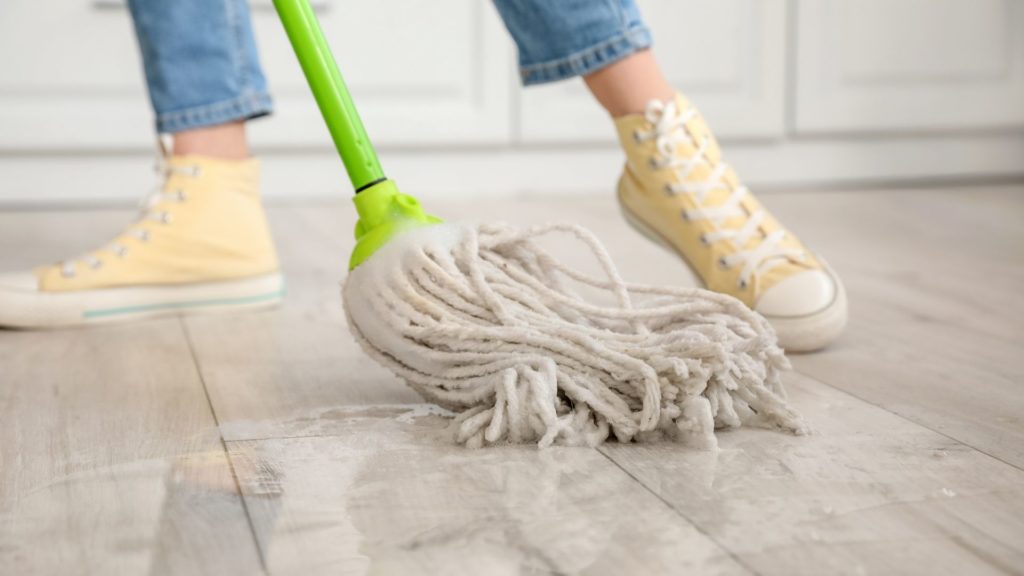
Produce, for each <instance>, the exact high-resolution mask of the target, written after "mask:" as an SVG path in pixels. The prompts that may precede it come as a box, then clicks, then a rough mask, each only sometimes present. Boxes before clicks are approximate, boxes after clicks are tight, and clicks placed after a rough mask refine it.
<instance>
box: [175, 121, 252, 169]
mask: <svg viewBox="0 0 1024 576" xmlns="http://www.w3.org/2000/svg"><path fill="white" fill-rule="evenodd" d="M173 154H174V155H175V156H189V155H195V156H206V157H209V158H216V159H219V160H245V159H248V158H249V157H250V151H249V141H248V139H247V137H246V134H245V122H241V121H239V122H229V123H227V124H218V125H216V126H205V127H202V128H196V129H194V130H186V131H184V132H178V133H176V134H174V144H173Z"/></svg>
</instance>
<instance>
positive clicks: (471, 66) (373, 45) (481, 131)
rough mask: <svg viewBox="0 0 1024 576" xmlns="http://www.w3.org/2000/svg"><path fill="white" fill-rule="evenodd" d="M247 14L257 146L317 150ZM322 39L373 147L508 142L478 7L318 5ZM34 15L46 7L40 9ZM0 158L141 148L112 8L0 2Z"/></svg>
mask: <svg viewBox="0 0 1024 576" xmlns="http://www.w3.org/2000/svg"><path fill="white" fill-rule="evenodd" d="M252 5H253V17H254V21H255V26H256V34H257V39H258V41H259V44H260V51H261V56H262V60H263V63H264V67H265V70H266V74H267V76H268V78H269V79H270V82H271V90H272V92H273V95H274V98H275V101H276V104H277V115H276V117H275V119H274V120H273V121H270V122H256V123H254V124H253V133H254V137H255V140H256V141H257V143H258V144H259V145H262V146H266V147H269V148H275V147H310V146H320V145H323V144H327V143H328V142H329V140H328V139H327V137H326V131H325V129H324V127H323V123H322V121H321V119H320V117H319V113H318V112H317V110H316V108H315V105H314V104H313V101H312V99H311V98H310V96H309V89H308V88H307V87H306V84H305V81H304V80H303V78H302V76H301V71H300V70H299V67H298V63H297V62H296V61H295V56H294V55H293V53H292V50H291V47H290V46H289V45H288V42H287V38H286V37H285V35H284V31H283V29H282V28H281V24H280V23H279V22H278V20H277V17H276V15H275V14H274V12H273V9H272V7H271V5H270V2H269V0H256V1H254V2H253V3H252ZM316 5H317V6H318V7H319V11H320V18H321V21H322V24H323V28H324V30H325V33H326V34H327V36H328V38H329V40H330V41H331V44H332V45H333V47H334V50H335V53H336V55H337V59H338V61H339V64H340V66H341V68H342V72H343V74H344V75H345V76H346V79H347V80H348V82H349V87H350V89H351V90H352V92H353V94H354V95H355V98H356V100H357V101H358V102H359V106H360V110H361V112H362V114H363V116H364V120H365V122H366V124H367V126H368V129H369V131H370V133H371V134H372V135H373V136H374V138H375V140H377V141H379V142H381V143H384V144H396V145H407V144H450V143H481V142H488V143H503V142H507V141H508V140H509V137H510V136H509V135H510V121H511V119H510V114H509V102H510V98H511V93H512V88H511V87H512V83H513V81H514V76H513V74H514V72H513V70H512V65H511V63H512V61H513V55H512V50H511V46H510V43H509V41H508V39H507V37H506V34H505V32H504V30H503V28H502V26H501V23H500V21H499V20H498V17H497V14H496V12H495V10H494V8H493V6H492V5H491V4H490V3H489V2H482V1H481V0H445V1H444V2H434V1H431V0H387V1H386V2H365V1H357V0H333V1H326V0H321V1H320V2H318V3H316ZM44 6H45V8H44ZM0 55H2V57H0V150H2V149H8V150H11V149H14V150H25V149H41V150H53V149H63V150H78V149H82V150H112V149H113V150H124V149H139V148H142V147H147V146H150V145H151V142H152V141H153V138H152V133H151V132H152V128H151V126H152V114H151V113H150V111H149V107H148V102H147V100H146V99H145V92H144V87H143V82H142V72H141V64H140V62H139V58H138V55H137V50H136V42H135V38H134V35H133V32H132V28H131V23H130V20H129V18H128V16H127V11H126V9H125V8H124V4H123V2H118V1H117V0H53V1H51V2H48V3H46V4H45V5H44V4H41V3H39V2H36V1H35V0H3V2H0Z"/></svg>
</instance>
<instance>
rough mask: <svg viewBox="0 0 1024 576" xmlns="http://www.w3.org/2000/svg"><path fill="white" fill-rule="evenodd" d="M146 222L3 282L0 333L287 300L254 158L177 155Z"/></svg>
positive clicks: (146, 209) (149, 203)
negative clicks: (0, 328)
mask: <svg viewBox="0 0 1024 576" xmlns="http://www.w3.org/2000/svg"><path fill="white" fill-rule="evenodd" d="M162 172H163V175H164V183H163V186H162V187H161V188H160V189H159V190H158V191H156V192H154V193H153V194H152V195H150V196H149V197H148V198H147V199H146V202H145V203H144V205H143V207H142V212H141V214H140V217H139V219H138V220H137V221H136V222H135V223H134V224H132V225H130V226H129V227H128V228H127V229H126V230H125V231H124V232H122V233H121V235H119V236H118V237H117V238H115V239H114V240H113V241H112V242H110V243H109V244H107V245H106V246H104V247H102V248H100V249H98V250H95V251H93V252H90V253H88V254H85V255H83V256H80V257H78V258H76V259H74V260H68V261H66V262H62V263H60V264H55V265H52V266H45V267H41V268H37V269H36V270H33V271H31V272H23V273H14V274H3V275H0V326H5V327H12V328H41V327H53V326H71V325H77V324H88V323H92V322H106V321H114V320H127V319H138V318H143V317H150V316H160V315H169V314H179V313H185V312H196V311H219V310H229V309H230V310H233V309H238V308H262V307H267V306H273V305H275V304H277V303H278V302H280V300H281V298H282V295H283V279H282V277H281V275H280V273H279V272H278V265H277V255H276V254H275V251H274V244H273V240H272V239H271V237H270V231H269V230H268V228H267V223H266V218H265V217H264V214H263V207H262V205H261V203H260V193H259V164H258V162H257V161H256V160H244V161H227V160H217V159H213V158H207V157H202V156H175V157H171V158H169V159H167V160H166V161H165V162H164V165H163V167H162Z"/></svg>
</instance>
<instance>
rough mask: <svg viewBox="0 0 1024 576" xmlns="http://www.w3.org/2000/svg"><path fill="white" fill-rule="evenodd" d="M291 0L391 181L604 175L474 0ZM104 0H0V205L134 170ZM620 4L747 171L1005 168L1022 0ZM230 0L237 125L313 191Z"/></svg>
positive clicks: (259, 10) (291, 61) (268, 10)
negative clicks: (239, 50)
mask: <svg viewBox="0 0 1024 576" xmlns="http://www.w3.org/2000/svg"><path fill="white" fill-rule="evenodd" d="M165 1H168V2H172V1H176V0H165ZM311 1H312V2H313V4H314V6H315V7H316V9H317V10H318V11H319V13H320V18H321V21H322V23H323V28H324V30H325V32H326V33H327V36H328V38H329V40H330V42H331V44H332V45H333V47H334V49H335V53H336V55H337V58H338V60H339V63H340V65H341V68H342V71H343V73H344V75H345V77H346V79H347V80H348V82H349V87H350V88H351V90H352V92H353V94H354V96H355V99H356V101H357V102H358V103H359V107H360V110H361V112H362V115H363V117H364V121H365V123H366V125H367V128H368V130H369V133H370V135H371V136H372V137H373V139H374V142H375V143H376V144H378V145H380V146H381V147H382V149H383V154H382V156H384V157H385V160H386V162H385V163H386V164H387V166H388V169H389V171H391V173H392V174H393V175H394V176H395V177H396V178H400V179H401V180H402V181H403V182H404V183H408V184H410V186H411V188H415V189H416V190H430V191H436V192H438V193H440V192H442V191H454V192H453V193H458V194H466V195H477V194H479V193H480V192H481V190H480V188H481V186H482V185H481V184H480V183H481V182H485V183H486V184H485V185H483V186H484V187H485V188H486V190H487V191H489V192H492V193H496V192H499V191H500V192H508V193H516V192H521V191H524V190H539V189H543V191H544V192H572V191H580V192H583V191H586V192H587V193H593V192H594V191H595V190H607V189H608V187H609V186H610V185H611V184H610V183H611V182H614V179H615V177H616V175H617V172H618V170H619V169H620V162H621V154H620V153H619V152H618V151H617V150H616V148H615V147H614V145H613V141H614V130H613V128H612V124H611V123H610V122H608V119H607V118H606V115H605V113H604V111H603V110H601V108H600V107H599V106H598V105H597V103H596V102H595V101H594V100H593V98H591V97H590V95H589V94H588V93H587V91H586V88H585V87H584V85H583V83H582V82H581V81H580V80H579V79H574V80H569V81H565V82H559V83H556V84H552V85H548V86H541V87H533V88H529V89H523V88H521V87H520V86H519V84H518V80H517V74H516V70H515V50H514V46H513V44H512V42H511V39H510V38H509V36H508V34H507V33H506V31H505V29H504V26H503V25H502V24H501V22H500V20H499V18H498V16H497V13H496V10H495V9H494V6H493V5H492V3H491V2H490V1H489V0H443V1H441V0H311ZM551 1H554V0H551ZM593 1H595V2H596V1H598V0H593ZM607 1H618V0H607ZM124 2H125V0H49V1H47V2H40V1H38V0H0V203H3V202H7V201H14V202H19V201H24V200H28V201H30V202H35V201H46V200H58V201H60V200H62V199H74V200H76V201H80V200H85V199H90V198H99V197H104V198H114V197H118V198H132V197H135V196H137V195H138V193H139V191H140V190H143V189H145V186H146V185H148V184H147V183H148V180H147V179H146V177H147V174H145V173H144V168H145V166H146V165H147V164H148V163H147V162H145V161H144V160H142V157H143V156H142V155H143V154H150V153H152V151H153V134H152V125H153V119H152V113H151V112H150V110H149V105H148V102H147V99H146V96H145V88H144V84H143V81H142V67H141V63H140V62H139V57H138V53H137V50H136V40H135V38H134V34H133V31H132V26H131V21H130V19H129V17H128V14H127V11H126V9H125V6H124ZM638 2H639V4H640V8H641V11H642V12H643V15H644V17H645V20H646V21H647V23H648V24H649V25H650V27H651V28H652V30H653V33H654V37H655V53H656V54H657V57H658V59H659V61H660V62H661V64H662V66H663V68H664V69H665V70H666V72H667V75H668V77H669V80H670V81H671V82H672V84H674V85H675V86H678V87H679V88H680V89H682V90H683V91H685V92H686V93H687V94H688V95H689V96H690V97H691V98H692V99H693V100H694V101H695V102H696V104H697V105H698V106H700V108H701V110H702V111H703V112H704V114H705V116H706V117H707V118H708V120H709V122H710V124H711V125H712V127H713V128H714V129H715V131H716V133H717V134H718V135H719V136H721V137H722V139H723V140H725V141H726V151H727V157H728V158H729V161H730V162H732V163H733V164H734V165H735V166H736V167H737V168H738V169H739V171H740V172H741V173H742V174H743V175H744V179H745V180H746V181H747V182H748V183H751V184H753V185H758V184H763V183H769V184H774V185H791V184H799V185H804V186H807V185H817V184H819V183H827V184H829V185H835V184H836V183H837V182H863V181H866V180H867V181H876V182H877V181H889V180H914V179H920V178H925V179H936V178H946V177H953V178H965V177H967V178H969V177H974V176H988V177H991V176H1004V177H1005V176H1015V175H1020V174H1022V173H1024V0H638ZM250 3H251V5H252V7H253V18H254V21H255V27H256V35H257V40H258V42H259V45H260V53H261V57H262V60H263V63H264V68H265V70H266V74H267V76H268V78H269V80H270V84H271V92H272V94H273V96H274V99H275V102H276V110H277V113H276V115H275V117H274V118H272V119H270V120H265V121H259V122H255V123H253V125H252V127H251V132H252V135H253V140H254V142H255V144H256V146H257V148H258V150H260V152H261V153H262V154H263V155H264V156H265V158H266V162H265V163H264V164H265V166H266V167H267V175H268V178H267V188H268V193H269V194H280V195H287V194H307V193H317V192H316V191H324V192H327V191H330V192H332V193H334V191H336V189H337V186H338V185H339V182H340V181H341V180H342V179H340V178H339V175H338V172H339V165H338V161H337V158H336V157H335V156H334V154H333V152H332V150H331V144H330V140H329V138H328V136H327V131H326V129H325V128H324V126H323V123H322V121H321V119H320V115H319V113H318V111H317V110H316V108H315V105H314V103H313V100H312V98H311V97H310V95H309V91H308V88H307V87H306V83H305V81H304V79H303V78H302V76H301V72H300V70H299V67H298V65H297V62H296V61H295V56H294V55H293V53H292V50H291V47H290V46H289V45H288V43H287V38H286V37H285V34H284V31H283V30H282V28H281V25H280V23H279V22H278V20H277V17H276V14H275V13H274V11H273V8H272V5H271V0H250ZM42 167H45V168H42ZM130 171H131V173H132V174H136V176H132V178H136V180H131V182H125V178H126V176H125V175H126V174H128V173H129V172H130ZM112 174H117V178H118V181H117V182H116V183H112V177H111V175H112ZM455 174H458V175H459V178H453V175H455ZM26 182H32V188H31V189H27V188H26V187H25V183H26ZM114 184H116V185H114Z"/></svg>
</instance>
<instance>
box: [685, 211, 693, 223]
mask: <svg viewBox="0 0 1024 576" xmlns="http://www.w3.org/2000/svg"><path fill="white" fill-rule="evenodd" d="M683 220H686V221H687V222H693V216H691V215H690V211H689V210H683Z"/></svg>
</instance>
